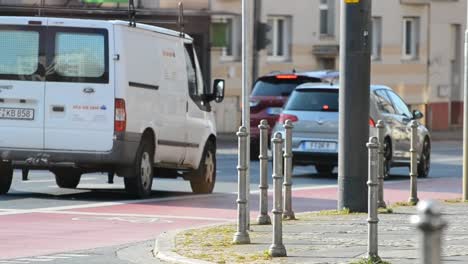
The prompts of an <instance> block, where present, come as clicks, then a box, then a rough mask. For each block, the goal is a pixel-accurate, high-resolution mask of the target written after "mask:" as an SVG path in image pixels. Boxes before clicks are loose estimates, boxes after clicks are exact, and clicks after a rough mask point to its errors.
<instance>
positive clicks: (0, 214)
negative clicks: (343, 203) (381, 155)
mask: <svg viewBox="0 0 468 264" xmlns="http://www.w3.org/2000/svg"><path fill="white" fill-rule="evenodd" d="M408 189H409V180H408V181H398V182H388V183H387V182H386V183H385V201H386V202H390V203H394V202H397V201H406V200H407V199H408V196H409V191H408ZM418 189H419V193H418V196H419V198H420V199H453V198H458V197H460V193H461V179H459V178H444V179H442V178H438V179H424V180H420V181H419V185H418ZM236 198H237V196H236V195H235V194H213V195H201V196H193V195H190V196H186V197H177V198H174V199H171V198H164V199H152V200H146V201H145V200H143V201H131V202H123V203H111V204H110V205H109V204H108V203H102V204H94V205H86V206H75V207H74V206H69V207H65V208H41V209H35V210H34V209H33V210H24V211H22V210H0V241H1V242H2V243H0V260H5V259H16V258H22V257H29V256H39V255H48V254H56V253H62V252H71V251H77V250H86V249H93V248H99V247H109V246H116V245H121V244H126V243H132V242H138V241H144V240H149V239H153V238H156V237H157V236H158V235H159V234H161V233H163V232H165V231H170V230H176V229H183V228H192V227H197V226H202V225H208V224H216V223H224V222H227V221H235V219H236V217H237V212H236V203H235V201H236ZM271 198H272V197H271V194H270V201H269V206H270V208H271ZM336 198H337V188H336V187H323V188H320V187H315V188H300V189H295V190H294V191H293V207H294V211H295V212H296V213H300V212H306V211H317V210H323V209H335V208H336ZM251 208H252V212H251V217H252V218H253V219H254V218H255V217H256V216H257V211H256V208H258V194H253V195H251Z"/></svg>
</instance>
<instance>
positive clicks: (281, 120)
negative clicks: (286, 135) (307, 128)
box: [278, 114, 299, 124]
mask: <svg viewBox="0 0 468 264" xmlns="http://www.w3.org/2000/svg"><path fill="white" fill-rule="evenodd" d="M288 119H289V120H291V122H297V121H299V118H297V116H295V115H288V114H280V116H279V118H278V123H281V124H283V123H284V122H285V121H286V120H288Z"/></svg>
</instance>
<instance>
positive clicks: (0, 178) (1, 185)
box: [0, 161, 13, 195]
mask: <svg viewBox="0 0 468 264" xmlns="http://www.w3.org/2000/svg"><path fill="white" fill-rule="evenodd" d="M12 179H13V167H12V166H11V163H9V162H1V161H0V195H1V194H6V193H7V192H8V191H9V190H10V187H11V181H12Z"/></svg>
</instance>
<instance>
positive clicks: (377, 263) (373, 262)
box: [350, 257, 391, 264]
mask: <svg viewBox="0 0 468 264" xmlns="http://www.w3.org/2000/svg"><path fill="white" fill-rule="evenodd" d="M350 264H391V263H390V262H387V261H383V260H382V259H381V258H380V257H371V258H363V259H360V260H358V261H353V262H351V263H350Z"/></svg>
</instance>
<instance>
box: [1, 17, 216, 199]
mask: <svg viewBox="0 0 468 264" xmlns="http://www.w3.org/2000/svg"><path fill="white" fill-rule="evenodd" d="M0 38H1V39H2V41H1V43H0V65H1V67H0V157H1V160H0V194H4V193H7V192H8V190H9V189H10V185H11V181H12V177H13V169H15V168H23V169H28V170H29V169H48V170H50V171H51V172H53V173H54V174H55V180H56V183H57V185H58V186H59V187H62V188H76V187H77V185H78V184H79V182H80V178H81V175H82V174H83V173H87V172H109V173H111V174H113V173H114V172H115V173H116V174H117V175H118V176H122V177H124V182H125V189H126V190H127V191H128V192H129V193H131V194H133V195H135V196H136V197H139V198H144V197H147V196H149V195H150V194H151V186H152V182H153V176H155V177H164V176H170V177H177V176H181V177H183V178H184V179H185V180H189V181H190V184H191V187H192V190H193V192H195V193H210V192H212V191H213V188H214V184H215V180H216V156H215V155H216V129H215V128H216V125H215V123H214V115H213V112H212V110H211V108H212V103H213V102H221V101H222V100H223V97H224V81H223V80H215V82H214V86H213V88H210V87H205V86H204V84H203V79H202V74H201V69H200V65H199V63H198V59H197V55H196V52H195V49H194V44H193V39H192V38H191V37H189V36H188V35H183V34H180V32H176V31H172V30H168V29H164V28H159V27H154V26H149V25H144V24H136V25H135V26H129V23H128V22H125V21H98V20H84V19H64V18H46V17H1V18H0ZM168 171H169V173H163V172H168ZM179 172H183V173H179Z"/></svg>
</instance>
